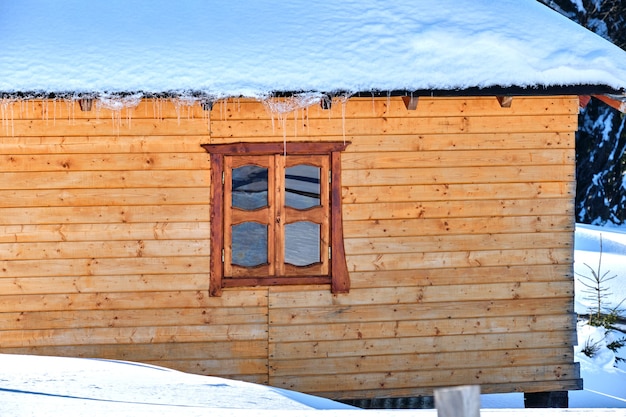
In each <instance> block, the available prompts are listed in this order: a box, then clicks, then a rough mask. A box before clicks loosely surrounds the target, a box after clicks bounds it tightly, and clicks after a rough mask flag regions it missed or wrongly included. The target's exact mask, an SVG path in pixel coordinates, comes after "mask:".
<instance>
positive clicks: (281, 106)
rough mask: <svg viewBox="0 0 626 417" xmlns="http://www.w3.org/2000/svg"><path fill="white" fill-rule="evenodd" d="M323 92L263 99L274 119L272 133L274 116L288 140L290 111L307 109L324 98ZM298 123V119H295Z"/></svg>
mask: <svg viewBox="0 0 626 417" xmlns="http://www.w3.org/2000/svg"><path fill="white" fill-rule="evenodd" d="M322 96H323V95H322V94H319V93H309V94H296V95H293V96H291V97H285V98H273V97H270V98H266V99H263V100H262V103H263V105H264V107H265V109H266V110H267V111H268V112H269V114H270V117H271V119H272V133H274V132H275V129H274V116H277V117H278V121H279V123H280V125H281V127H282V129H283V136H284V139H285V141H286V134H287V132H286V115H287V114H288V113H292V112H295V111H296V110H298V109H305V108H308V107H310V106H311V105H313V104H316V103H319V101H320V100H321V98H322ZM295 122H296V123H297V120H296V121H295Z"/></svg>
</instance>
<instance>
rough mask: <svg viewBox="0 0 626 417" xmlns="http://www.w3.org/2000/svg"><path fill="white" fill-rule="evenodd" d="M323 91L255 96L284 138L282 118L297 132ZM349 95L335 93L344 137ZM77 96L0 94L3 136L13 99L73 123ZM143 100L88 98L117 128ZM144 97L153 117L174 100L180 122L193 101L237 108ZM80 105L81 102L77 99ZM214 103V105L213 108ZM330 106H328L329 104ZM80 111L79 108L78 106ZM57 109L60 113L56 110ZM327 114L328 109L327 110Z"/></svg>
mask: <svg viewBox="0 0 626 417" xmlns="http://www.w3.org/2000/svg"><path fill="white" fill-rule="evenodd" d="M324 97H325V96H323V95H321V94H316V93H311V94H298V95H293V96H290V97H278V98H277V97H267V98H260V99H259V100H260V101H261V102H262V103H263V106H264V108H265V109H266V110H267V112H268V114H269V115H270V117H271V121H272V129H273V130H274V131H275V128H276V125H275V121H277V122H278V125H279V127H280V128H281V129H282V132H283V138H284V140H286V137H287V131H286V121H287V119H288V117H289V115H292V116H293V118H294V121H295V122H296V123H294V126H295V127H294V132H293V134H294V136H297V135H298V123H297V122H298V120H301V121H302V125H303V126H307V125H308V123H307V120H308V109H309V107H311V106H312V105H319V104H320V103H321V101H322V100H324ZM348 99H349V96H340V97H336V98H335V100H338V101H339V102H340V104H341V118H342V130H343V132H344V140H345V107H346V103H347V102H348ZM80 100H84V99H80V98H56V99H43V100H36V99H24V98H19V97H16V98H0V119H1V123H2V128H3V130H4V132H3V133H4V135H5V136H15V131H14V124H13V121H14V118H15V114H14V112H15V103H18V104H19V111H20V114H25V115H27V117H28V115H29V114H30V113H32V114H36V113H38V111H37V109H36V107H35V103H41V105H42V106H43V107H42V109H41V118H42V120H45V121H49V122H51V123H53V124H55V123H56V121H57V106H66V110H67V111H66V112H64V113H66V114H67V115H68V116H67V117H68V119H69V121H70V122H71V123H72V124H73V122H74V120H75V113H76V111H77V110H76V109H77V108H78V109H80V107H79V106H78V105H77V103H78V102H79V101H80ZM142 100H144V97H143V96H142V95H141V94H135V95H128V96H114V97H109V96H102V97H98V98H96V99H90V102H89V105H90V106H93V107H95V110H96V119H98V118H99V117H100V111H101V110H109V111H110V114H111V120H112V123H113V124H114V126H116V127H117V128H118V129H119V128H120V127H121V126H122V124H123V122H124V121H125V122H126V124H127V125H128V127H129V128H130V127H131V124H132V117H133V111H134V110H135V109H136V107H137V106H138V105H139V104H140V103H141V101H142ZM147 100H151V101H152V111H153V115H152V117H154V118H158V119H160V118H162V107H163V103H166V102H171V103H173V104H174V107H175V109H176V114H177V118H178V122H179V124H180V121H181V119H184V118H187V119H192V118H194V112H193V111H192V107H193V106H196V105H201V106H203V108H204V109H206V110H211V109H215V110H217V112H216V113H219V115H220V118H221V119H222V120H224V119H225V117H226V111H225V109H226V107H227V105H228V104H229V102H234V103H235V105H236V106H237V108H239V103H240V99H238V98H230V99H219V100H216V101H215V102H211V103H208V108H207V102H206V99H201V98H197V97H171V98H150V99H147ZM81 105H83V103H81ZM216 107H217V108H216ZM329 108H330V106H329ZM78 111H80V110H78ZM59 113H61V112H60V111H59ZM211 113H212V112H211V111H204V112H202V114H203V119H204V120H206V123H207V130H209V129H210V122H211V120H210V118H211ZM328 117H329V118H330V112H328Z"/></svg>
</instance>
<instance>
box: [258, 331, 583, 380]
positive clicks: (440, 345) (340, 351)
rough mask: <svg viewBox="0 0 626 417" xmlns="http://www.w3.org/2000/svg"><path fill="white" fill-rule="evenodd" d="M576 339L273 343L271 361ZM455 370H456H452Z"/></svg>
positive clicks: (551, 334)
mask: <svg viewBox="0 0 626 417" xmlns="http://www.w3.org/2000/svg"><path fill="white" fill-rule="evenodd" d="M573 338H575V333H573V332H571V331H561V330H558V331H556V330H551V331H547V332H529V333H497V334H477V335H476V334H470V335H439V336H420V337H394V338H388V339H383V338H381V339H362V340H342V341H337V340H333V341H325V340H321V341H317V340H314V341H307V342H291V343H270V344H269V356H270V359H272V360H274V359H276V360H280V359H295V358H324V357H353V356H368V355H403V354H416V355H419V354H422V353H440V354H442V355H443V354H445V353H446V352H468V351H473V350H475V351H480V352H482V351H484V349H485V348H486V347H488V348H489V349H490V350H515V349H537V348H569V347H571V345H572V343H575V341H574V340H573ZM452 370H454V369H452Z"/></svg>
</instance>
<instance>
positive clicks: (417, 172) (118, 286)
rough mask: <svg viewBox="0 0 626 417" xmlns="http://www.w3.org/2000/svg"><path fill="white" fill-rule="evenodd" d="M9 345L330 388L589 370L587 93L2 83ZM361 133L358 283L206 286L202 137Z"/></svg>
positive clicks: (0, 328) (2, 316)
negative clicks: (584, 346) (343, 291)
mask: <svg viewBox="0 0 626 417" xmlns="http://www.w3.org/2000/svg"><path fill="white" fill-rule="evenodd" d="M2 111H3V118H2V126H1V128H2V130H0V141H1V142H0V143H1V146H0V161H2V162H1V163H2V165H1V167H2V168H1V169H0V254H1V261H0V262H1V265H2V268H1V269H0V306H2V307H1V309H0V352H4V353H33V354H51V355H73V356H95V357H107V358H118V359H127V360H135V361H143V362H149V363H155V364H159V365H164V366H168V367H173V368H177V369H181V370H184V371H188V372H196V373H202V374H211V375H221V376H227V377H232V378H237V379H243V380H248V381H254V382H261V383H268V384H271V385H275V386H279V387H285V388H290V389H296V390H300V391H305V392H310V393H314V394H319V395H324V396H329V397H333V398H365V397H383V396H392V397H393V396H412V395H422V394H427V395H429V394H431V393H432V389H433V387H437V386H449V385H457V384H481V385H482V391H483V392H510V391H547V390H565V389H577V388H580V380H579V379H578V378H579V374H578V368H577V365H576V364H574V363H573V359H574V357H573V348H572V346H573V345H574V344H575V316H574V312H573V287H574V285H573V276H572V264H571V263H572V260H573V259H572V255H573V230H574V220H573V219H574V217H573V201H574V190H575V186H574V181H575V178H574V172H575V161H574V131H575V130H576V128H577V112H578V99H577V97H545V98H515V99H514V100H513V104H512V106H511V107H510V108H501V107H500V105H499V104H498V101H497V100H496V99H495V98H494V97H485V98H438V99H437V98H436V99H431V98H420V101H419V105H418V107H417V110H414V111H408V110H406V109H405V107H404V104H403V102H402V100H401V99H400V98H390V99H386V98H381V99H365V98H351V99H350V100H349V101H347V103H346V102H343V103H342V102H341V101H339V100H336V101H335V103H334V105H333V107H332V109H331V110H323V109H321V108H320V107H319V106H317V105H313V106H311V107H310V108H308V109H305V110H302V109H301V110H296V111H293V112H289V113H286V114H284V115H276V114H273V115H271V114H270V113H269V112H268V111H267V108H266V107H265V106H263V105H262V104H261V103H259V102H256V101H251V100H230V101H227V102H218V103H216V104H215V105H214V107H213V110H212V112H211V114H210V118H209V117H208V113H207V112H204V111H203V110H202V109H201V108H200V106H199V105H196V106H194V107H185V106H183V107H178V106H176V105H174V104H173V103H172V102H169V101H149V100H148V101H143V102H142V103H141V104H140V105H139V106H138V107H137V108H135V109H134V110H132V111H127V110H123V111H121V112H114V111H109V110H104V109H101V110H97V109H94V110H92V111H90V112H81V111H80V110H78V105H77V104H75V103H72V102H68V103H66V102H56V103H54V102H40V101H28V102H17V103H11V104H6V103H5V104H4V105H3V107H2ZM342 139H345V140H348V141H351V142H352V144H351V145H350V146H349V147H348V149H347V151H346V152H344V154H343V158H342V169H343V176H342V181H343V216H344V234H345V238H346V240H345V247H346V253H347V261H348V267H349V269H350V271H351V272H350V278H351V282H352V289H351V291H350V293H349V294H347V295H337V296H333V295H332V294H331V293H330V291H329V289H328V287H327V286H292V287H288V286H285V287H259V288H244V289H226V290H224V294H223V296H222V297H211V298H210V297H208V281H209V279H208V278H209V277H208V271H209V260H208V250H209V207H210V201H209V185H210V184H209V174H210V166H209V164H208V155H207V154H206V153H205V152H204V150H203V149H202V148H201V147H200V144H202V143H224V142H239V141H284V140H288V141H298V140H320V141H324V140H342Z"/></svg>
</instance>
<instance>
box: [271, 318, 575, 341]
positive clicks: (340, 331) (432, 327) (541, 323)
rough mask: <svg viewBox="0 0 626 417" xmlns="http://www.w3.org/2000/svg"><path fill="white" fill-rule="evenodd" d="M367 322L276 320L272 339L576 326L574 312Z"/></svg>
mask: <svg viewBox="0 0 626 417" xmlns="http://www.w3.org/2000/svg"><path fill="white" fill-rule="evenodd" d="M383 320H384V317H381V318H380V321H377V322H363V323H337V324H335V323H316V324H306V325H305V324H298V325H297V326H281V325H279V324H278V323H273V325H272V326H270V328H269V340H270V342H271V343H287V342H305V341H316V340H358V339H378V338H392V337H417V336H437V335H440V334H444V335H454V334H458V335H460V334H484V333H520V332H532V331H550V330H552V329H561V330H574V329H576V316H574V315H573V314H560V315H554V314H553V315H545V316H540V315H536V316H520V317H487V318H459V319H457V318H448V319H443V320H441V319H440V320H405V321H400V322H396V321H383Z"/></svg>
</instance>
